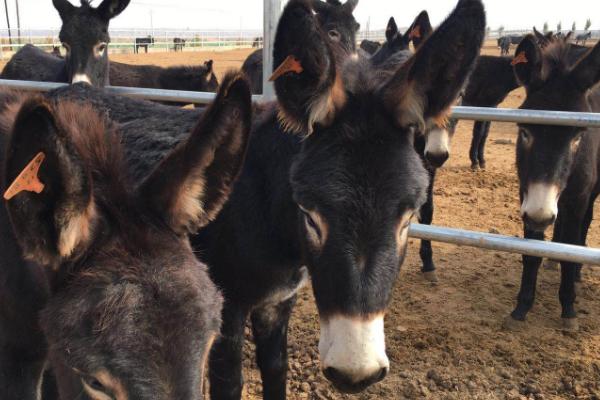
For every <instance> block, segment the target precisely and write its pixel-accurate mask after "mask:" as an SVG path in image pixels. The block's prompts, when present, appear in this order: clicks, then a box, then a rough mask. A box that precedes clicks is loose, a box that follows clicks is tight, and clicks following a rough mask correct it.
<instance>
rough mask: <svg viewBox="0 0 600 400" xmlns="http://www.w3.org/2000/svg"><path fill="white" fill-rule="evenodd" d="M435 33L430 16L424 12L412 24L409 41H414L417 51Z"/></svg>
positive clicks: (408, 33)
mask: <svg viewBox="0 0 600 400" xmlns="http://www.w3.org/2000/svg"><path fill="white" fill-rule="evenodd" d="M432 33H433V27H432V26H431V21H430V20H429V14H428V13H427V11H425V10H423V11H421V13H420V14H419V15H418V16H417V18H416V19H415V21H414V22H413V23H412V25H411V26H410V28H408V31H407V33H406V35H407V36H408V38H409V40H412V42H413V44H414V46H415V49H418V48H419V47H420V46H421V44H422V43H423V42H424V41H425V40H426V39H427V38H428V37H429V36H431V34H432Z"/></svg>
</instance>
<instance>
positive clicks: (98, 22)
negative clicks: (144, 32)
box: [52, 0, 130, 87]
mask: <svg viewBox="0 0 600 400" xmlns="http://www.w3.org/2000/svg"><path fill="white" fill-rule="evenodd" d="M129 1H130V0H104V1H102V3H100V5H99V6H98V7H97V8H92V7H91V6H90V2H89V0H81V7H75V6H73V5H72V4H71V3H69V1H68V0H52V3H53V4H54V8H56V10H57V11H58V13H59V14H60V18H61V19H62V22H63V24H62V28H61V30H60V34H59V38H60V41H61V42H62V44H63V46H64V47H65V49H66V52H67V56H66V58H65V59H66V63H67V65H66V67H67V77H68V79H69V82H70V83H76V82H86V83H89V84H90V85H93V86H96V87H103V86H105V85H107V84H108V43H109V42H110V37H109V35H108V24H109V22H110V20H111V19H112V18H114V17H116V16H117V15H119V14H120V13H121V12H122V11H123V10H124V9H125V8H126V7H127V5H128V4H129Z"/></svg>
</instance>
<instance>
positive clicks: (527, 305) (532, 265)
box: [504, 229, 544, 329]
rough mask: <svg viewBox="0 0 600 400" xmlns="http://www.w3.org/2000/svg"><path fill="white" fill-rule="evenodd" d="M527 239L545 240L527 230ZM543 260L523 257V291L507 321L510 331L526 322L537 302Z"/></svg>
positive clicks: (520, 292) (542, 234) (505, 324)
mask: <svg viewBox="0 0 600 400" xmlns="http://www.w3.org/2000/svg"><path fill="white" fill-rule="evenodd" d="M525 238H526V239H536V240H544V233H543V232H534V231H530V230H527V229H525ZM541 263H542V259H541V258H540V257H531V256H523V273H522V275H521V289H520V290H519V295H518V296H517V306H516V307H515V309H514V310H513V312H512V313H511V314H510V316H509V317H508V318H507V319H506V320H505V323H504V326H505V327H506V328H508V329H518V328H519V327H520V326H521V325H520V324H519V322H524V321H525V318H526V317H527V313H528V312H529V310H531V307H533V303H534V301H535V287H536V284H537V275H538V270H539V268H540V264H541Z"/></svg>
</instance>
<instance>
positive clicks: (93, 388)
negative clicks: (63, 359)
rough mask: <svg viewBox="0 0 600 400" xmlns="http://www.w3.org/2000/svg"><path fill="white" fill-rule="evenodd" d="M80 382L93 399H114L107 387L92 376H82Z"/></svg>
mask: <svg viewBox="0 0 600 400" xmlns="http://www.w3.org/2000/svg"><path fill="white" fill-rule="evenodd" d="M81 383H83V387H84V388H85V389H86V391H87V392H88V394H89V395H90V396H92V397H93V398H94V399H98V400H100V399H102V400H114V397H113V396H112V395H111V394H110V393H109V392H108V389H107V388H106V387H105V386H104V385H103V384H102V382H100V381H99V380H98V379H96V378H94V377H93V376H82V377H81Z"/></svg>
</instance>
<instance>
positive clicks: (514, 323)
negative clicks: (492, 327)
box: [502, 315, 527, 332]
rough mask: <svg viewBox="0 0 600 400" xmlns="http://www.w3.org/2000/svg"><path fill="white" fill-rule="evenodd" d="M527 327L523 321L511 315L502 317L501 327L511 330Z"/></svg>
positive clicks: (518, 330) (515, 330) (516, 330)
mask: <svg viewBox="0 0 600 400" xmlns="http://www.w3.org/2000/svg"><path fill="white" fill-rule="evenodd" d="M526 327H527V324H526V323H525V321H519V320H516V319H514V318H513V317H512V316H511V315H509V316H508V317H506V318H505V319H504V322H503V323H502V329H504V330H507V331H512V332H520V331H522V330H524V329H525V328H526Z"/></svg>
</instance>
